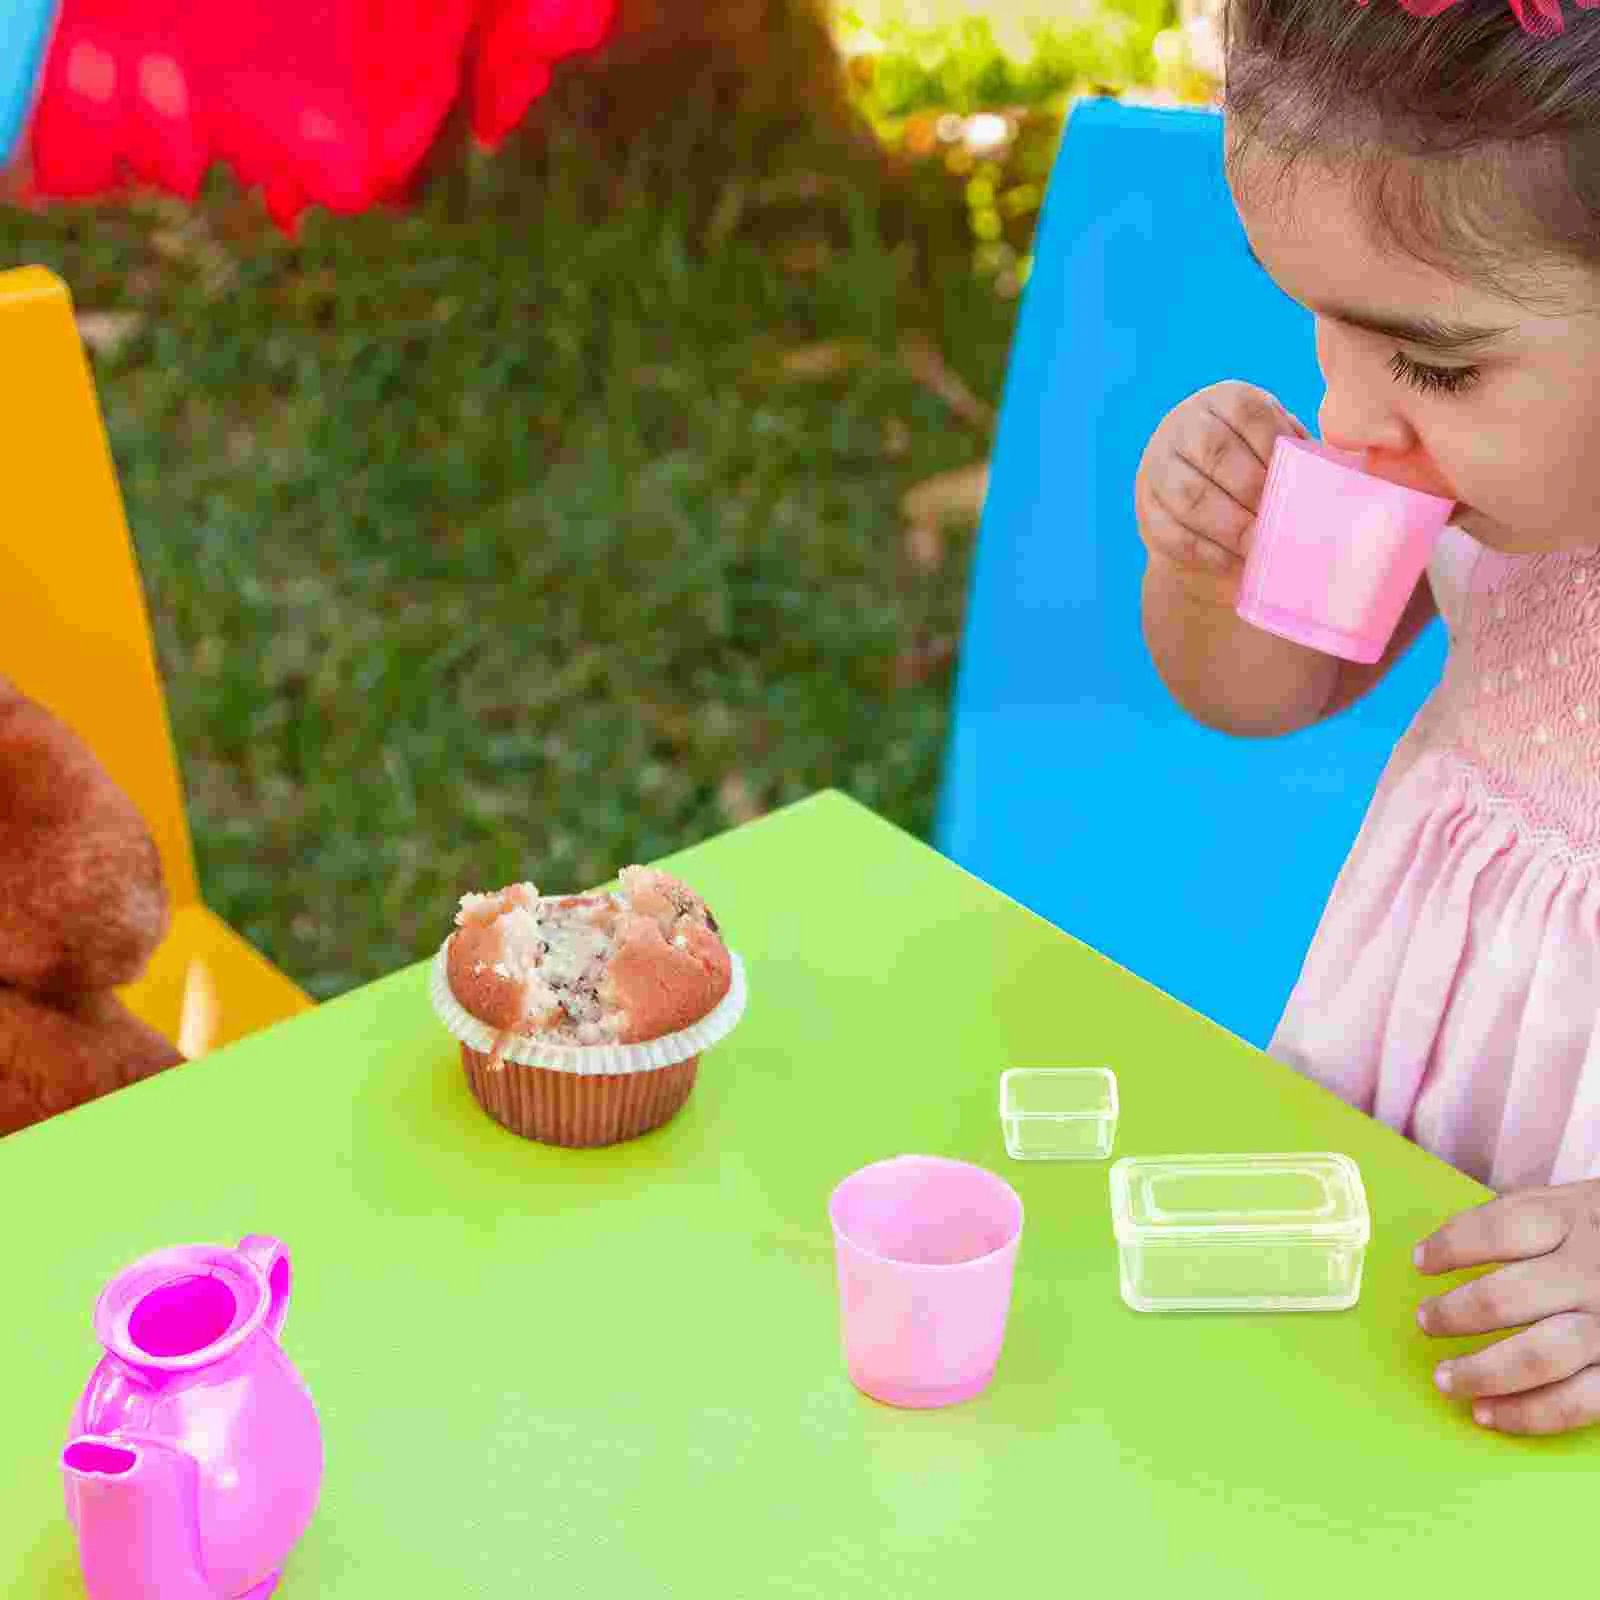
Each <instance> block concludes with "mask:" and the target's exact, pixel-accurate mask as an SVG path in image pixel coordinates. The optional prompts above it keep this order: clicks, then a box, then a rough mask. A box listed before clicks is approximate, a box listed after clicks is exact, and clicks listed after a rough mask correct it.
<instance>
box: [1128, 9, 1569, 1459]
mask: <svg viewBox="0 0 1600 1600" xmlns="http://www.w3.org/2000/svg"><path fill="white" fill-rule="evenodd" d="M1407 3H1408V4H1412V5H1415V6H1416V7H1417V9H1418V10H1432V11H1435V12H1438V13H1439V14H1438V15H1434V16H1431V17H1422V16H1416V15H1411V14H1409V12H1408V11H1407V10H1405V9H1402V8H1401V6H1400V5H1399V4H1398V3H1397V0H1370V4H1361V3H1358V0H1229V4H1228V10H1227V13H1226V17H1225V48H1226V56H1227V90H1226V153H1227V172H1228V180H1229V183H1230V186H1231V188H1232V191H1233V195H1234V200H1235V203H1236V205H1237V207H1238V210H1239V214H1240V217H1241V219H1242V221H1243V223H1244V226H1245V230H1246V232H1247V233H1248V235H1249V238H1250V242H1251V247H1252V250H1253V253H1254V254H1255V256H1256V257H1257V259H1258V260H1259V261H1260V262H1261V264H1262V265H1263V267H1264V268H1265V269H1266V271H1267V272H1268V273H1270V274H1271V276H1272V277H1273V278H1274V279H1275V280H1276V282H1277V283H1278V284H1279V285H1280V286H1281V287H1282V288H1283V289H1284V290H1285V291H1286V292H1287V293H1288V294H1289V295H1291V296H1292V297H1293V298H1294V299H1296V300H1298V301H1299V302H1300V303H1302V304H1303V305H1305V306H1307V307H1308V308H1310V309H1311V310H1312V311H1313V312H1314V313H1315V314H1316V319H1317V321H1316V327H1317V355H1318V360H1319V362H1320V364H1321V367H1322V372H1323V376H1324V378H1325V380H1326V383H1327V393H1326V398H1325V399H1324V401H1323V404H1322V408H1321V413H1320V416H1319V419H1318V421H1319V423H1320V433H1321V435H1322V437H1323V438H1324V439H1325V440H1326V441H1327V442H1328V443H1330V444H1333V445H1336V446H1340V447H1342V448H1344V449H1347V450H1355V451H1362V452H1364V453H1365V457H1366V465H1367V467H1368V469H1369V470H1371V471H1373V472H1375V473H1377V474H1378V475H1380V476H1382V477H1387V478H1391V479H1393V480H1395V481H1397V482H1401V483H1405V484H1408V485H1410V486H1412V487H1414V488H1418V489H1424V490H1427V491H1430V492H1431V493H1434V494H1440V495H1445V496H1448V497H1450V498H1452V499H1454V500H1456V501H1457V502H1458V506H1457V511H1456V514H1455V517H1454V519H1453V523H1452V526H1451V527H1450V528H1449V529H1448V530H1447V531H1446V533H1445V536H1444V538H1443V540H1442V542H1441V543H1440V545H1439V548H1438V551H1437V554H1436V556H1435V559H1434V561H1433V564H1432V566H1431V568H1430V571H1429V573H1428V575H1427V577H1426V578H1425V579H1424V580H1423V582H1422V583H1421V584H1419V586H1418V588H1417V591H1416V594H1415V595H1414V596H1413V598H1412V601H1411V604H1410V607H1409V609H1408V610H1407V612H1406V615H1405V618H1404V621H1403V622H1402V624H1401V627H1400V630H1399V633H1398V634H1397V636H1396V638H1395V641H1394V643H1393V645H1392V646H1391V648H1390V650H1389V652H1388V654H1387V655H1386V656H1385V658H1384V659H1383V660H1382V661H1381V662H1379V663H1377V664H1376V665H1375V666H1370V667H1368V666H1355V665H1352V664H1350V663H1347V662H1341V661H1338V660H1335V659H1334V658H1332V657H1328V656H1323V655H1319V654H1317V653H1315V652H1313V651H1310V650H1307V649H1305V648H1303V647H1301V646H1298V645H1294V644H1291V643H1288V642H1286V641H1284V640H1282V639H1277V638H1274V637H1272V636H1270V635H1268V634H1265V633H1261V632H1258V631H1256V630H1255V629H1253V628H1251V627H1249V626H1248V625H1247V624H1245V623H1243V622H1241V621H1240V620H1239V619H1238V618H1237V617H1236V616H1235V615H1234V612H1233V604H1234V601H1235V599H1236V597H1237V594H1238V588H1239V581H1240V574H1241V570H1242V565H1243V556H1244V554H1245V552H1246V551H1247V550H1248V549H1249V544H1250V534H1251V529H1252V515H1253V512H1254V510H1255V508H1256V504H1257V501H1258V499H1259V496H1260V493H1261V489H1262V485H1263V482H1264V480H1265V475H1266V464H1267V461H1268V458H1269V456H1270V454H1271V451H1272V445H1273V441H1274V439H1275V438H1276V437H1277V436H1278V435H1280V434H1283V433H1287V432H1296V433H1302V434H1303V433H1305V432H1306V429H1305V428H1304V427H1303V426H1302V425H1301V423H1300V422H1298V421H1297V420H1296V419H1295V418H1293V417H1291V416H1289V415H1288V413H1287V412H1286V411H1285V410H1284V409H1283V408H1282V407H1281V406H1280V405H1279V403H1278V402H1277V401H1276V400H1275V399H1274V398H1273V397H1272V396H1271V395H1268V394H1265V393H1263V392H1262V391H1260V390H1258V389H1254V388H1252V387H1250V386H1248V385H1245V384H1240V383H1223V384H1218V385H1216V386H1214V387H1212V388H1209V389H1205V390H1202V391H1201V392H1200V393H1199V394H1196V395H1193V396H1191V397H1190V398H1189V399H1188V400H1185V401H1184V402H1183V403H1182V404H1181V405H1179V406H1178V407H1177V408H1176V409H1175V410H1173V411H1172V412H1171V413H1170V414H1169V415H1168V416H1167V417H1166V418H1165V419H1164V420H1163V422H1162V424H1161V426H1160V427H1159V429H1158V430H1157V431H1156V433H1155V435H1154V437H1153V438H1152V439H1151V441H1150V444H1149V446H1148V448H1147V450H1146V452H1145V456H1144V459H1143V461H1142V463H1141V465H1140V469H1139V475H1138V481H1137V486H1136V490H1135V502H1136V507H1137V512H1138V518H1139V526H1140V531H1141V534H1142V537H1143V539H1144V541H1145V544H1146V545H1147V547H1148V550H1149V566H1148V569H1147V572H1146V578H1145V588H1144V626H1145V635H1146V638H1147V640H1148V643H1149V647H1150V650H1151V653H1152V655H1153V657H1154V659H1155V662H1156V664H1157V667H1158V669H1159V671H1160V673H1161V675H1162V677H1163V679H1164V681H1165V682H1166V684H1167V685H1168V687H1169V689H1170V690H1171V692H1172V694H1173V695H1174V696H1175V697H1176V698H1177V699H1178V700H1179V701H1180V702H1181V703H1182V704H1183V705H1184V706H1185V707H1186V708H1187V709H1188V710H1189V711H1190V712H1191V713H1192V714H1193V715H1194V716H1196V717H1198V718H1199V719H1200V720H1202V721H1204V722H1206V723H1208V724H1210V725H1212V726H1215V727H1218V728H1222V729H1225V730H1228V731H1231V732H1234V733H1239V734H1244V735H1256V736H1260V735H1272V734H1280V733H1287V732H1290V731H1292V730H1294V729H1297V728H1302V727H1305V726H1307V725H1308V724H1310V723H1313V722H1316V721H1319V720H1320V719H1322V718H1324V717H1330V716H1334V715H1336V714H1337V713H1338V712H1340V711H1341V710H1343V709H1344V708H1345V707H1347V706H1349V705H1350V704H1351V702H1352V701H1354V700H1355V699H1357V698H1358V697H1359V696H1360V695H1362V694H1364V693H1365V692H1366V691H1367V690H1368V689H1370V688H1371V687H1372V686H1373V685H1374V684H1375V683H1376V682H1377V681H1378V680H1379V679H1380V678H1381V677H1382V676H1383V675H1384V673H1386V672H1387V671H1388V670H1389V668H1390V667H1391V666H1392V665H1393V664H1394V662H1395V660H1396V659H1397V658H1398V657H1399V655H1401V654H1402V653H1403V652H1404V651H1405V650H1406V649H1407V648H1408V647H1409V646H1410V644H1411V643H1412V642H1413V641H1414V640H1415V639H1416V637H1417V635H1418V633H1419V632H1420V631H1421V629H1422V628H1423V627H1424V625H1425V624H1426V623H1427V622H1428V621H1429V619H1430V618H1432V617H1433V616H1434V615H1435V614H1436V612H1437V613H1439V614H1442V616H1443V618H1444V621H1445V624H1446V626H1447V628H1448V630H1449V634H1450V652H1449V659H1448V664H1447V666H1446V669H1445V673H1444V677H1443V680H1442V682H1441V683H1440V685H1439V687H1438V688H1437V690H1436V691H1435V693H1434V694H1433V696H1432V697H1431V698H1430V699H1429V701H1428V702H1427V704H1426V705H1425V706H1424V707H1423V708H1422V711H1421V713H1420V714H1419V715H1418V717H1417V719H1416V721H1415V723H1414V724H1413V726H1412V727H1411V729H1410V731H1409V732H1408V733H1407V735H1406V737H1405V738H1404V739H1403V740H1402V742H1401V743H1400V745H1399V746H1398V748H1397V749H1396V751H1395V753H1394V756H1393V759H1392V760H1391V762H1390V764H1389V767H1388V769H1387V771H1386V772H1385V774H1384V777H1383V780H1382V782H1381V784H1380V785H1379V788H1378V792H1377V794H1376V796H1375V798H1374V799H1373V802H1372V806H1371V809H1370V811H1369V813H1368V816H1367V819H1366V822H1365V824H1364V825H1363V828H1362V830H1361V833H1360V836H1359V837H1358V839H1357V841H1356V843H1355V846H1354V848H1353V850H1352V852H1351V855H1350V858H1349V860H1348V862H1347V863H1346V865H1345V867H1344V870H1343V872H1342V873H1341V874H1340V877H1339V879H1338V882H1337V884H1336V886H1335V888H1334V891H1333V895H1332V898H1331V899H1330V901H1329V904H1328V906H1327V909H1326V911H1325V912H1324V914H1323V918H1322V922H1321V925H1320V927H1319V929H1318V931H1317V935H1316V938H1315V939H1314V941H1313V943H1312V947H1311V949H1310V951H1309V953H1308V955H1307V957H1306V960H1305V965H1304V969H1303V971H1302V973H1301V977H1300V980H1299V982H1298V984H1297V985H1296V987H1295V990H1294V992H1293V994H1292V996H1291V997H1290V1000H1289V1003H1288V1008H1287V1011H1286V1013H1285V1015H1284V1017H1283V1019H1282V1021H1281V1023H1280V1024H1279V1027H1278V1030H1277V1033H1276V1036H1275V1038H1274V1040H1273V1042H1272V1045H1271V1052H1272V1054H1273V1055H1275V1056H1276V1057H1278V1058H1279V1059H1280V1060H1282V1061H1284V1062H1287V1063H1288V1064H1290V1065H1292V1066H1294V1067H1296V1068H1297V1069H1298V1070H1300V1071H1302V1072H1304V1073H1306V1074H1308V1075H1309V1076H1311V1077H1313V1078H1315V1079H1317V1080H1319V1081H1320V1082H1322V1083H1323V1084H1325V1085H1326V1086H1327V1087H1328V1088H1329V1089H1331V1090H1333V1091H1334V1092H1335V1093H1337V1094H1339V1095H1340V1096H1341V1097H1343V1098H1344V1099H1346V1100H1347V1101H1349V1102H1350V1103H1352V1104H1353V1105H1356V1106H1357V1107H1359V1108H1360V1109H1362V1110H1364V1111H1366V1112H1368V1113H1369V1114H1371V1115H1374V1116H1377V1117H1379V1118H1381V1119H1382V1120H1383V1121H1384V1122H1386V1123H1387V1124H1388V1125H1389V1126H1390V1127H1392V1128H1395V1129H1396V1130H1398V1131H1400V1132H1402V1133H1404V1134H1405V1135H1406V1136H1408V1137H1409V1138H1412V1139H1414V1140H1415V1141H1416V1142H1417V1143H1418V1144H1420V1145H1422V1146H1423V1147H1425V1148H1426V1149H1428V1150H1430V1151H1432V1152H1433V1153H1434V1154H1435V1155H1437V1156H1440V1157H1442V1158H1443V1159H1444V1160H1446V1161H1449V1162H1451V1163H1453V1164H1454V1165H1455V1166H1457V1167H1459V1168H1461V1169H1462V1170H1463V1171H1466V1172H1468V1173H1470V1174H1472V1176H1474V1177H1476V1178H1478V1179H1479V1180H1481V1181H1482V1182H1484V1183H1485V1184H1487V1185H1488V1186H1489V1187H1491V1188H1493V1189H1495V1190H1496V1191H1499V1192H1501V1193H1502V1194H1503V1195H1505V1197H1504V1198H1501V1199H1498V1200H1495V1201H1493V1202H1491V1203H1490V1204H1488V1205H1486V1206H1482V1207H1479V1208H1477V1209H1476V1210H1474V1211H1470V1212H1467V1213H1464V1214H1463V1215H1462V1216H1460V1217H1457V1218H1455V1219H1454V1220H1453V1221H1451V1222H1449V1223H1447V1224H1446V1225H1445V1227H1444V1228H1442V1229H1440V1230H1439V1231H1438V1232H1437V1233H1436V1234H1434V1235H1433V1236H1432V1237H1431V1238H1429V1239H1428V1240H1426V1241H1424V1242H1423V1244H1422V1245H1421V1246H1419V1247H1418V1251H1417V1260H1418V1265H1419V1267H1420V1268H1421V1270H1423V1271H1424V1272H1430V1273H1431V1272H1446V1271H1454V1270H1456V1269H1459V1268H1462V1267H1466V1266H1472V1265H1477V1264H1483V1263H1489V1262H1501V1263H1505V1262H1509V1263H1512V1265H1509V1266H1505V1267H1503V1268H1502V1270H1500V1271H1498V1272H1496V1273H1493V1274H1491V1275H1488V1276H1485V1277H1483V1278H1481V1279H1479V1280H1477V1281H1475V1282H1472V1283H1469V1284H1465V1285H1463V1286H1462V1287H1460V1288H1457V1289H1455V1290H1453V1291H1452V1292H1450V1293H1449V1294H1445V1295H1442V1296H1440V1297H1439V1298H1438V1299H1437V1300H1435V1301H1432V1302H1424V1305H1423V1307H1422V1309H1421V1310H1420V1312H1419V1321H1420V1322H1421V1325H1422V1327H1423V1328H1424V1330H1425V1331H1426V1332H1428V1333H1432V1334H1441V1335H1452V1336H1453V1335H1460V1334H1469V1333H1484V1332H1489V1331H1492V1330H1495V1329H1501V1328H1518V1327H1522V1326H1523V1325H1524V1324H1529V1325H1531V1326H1529V1327H1528V1328H1527V1331H1525V1332H1522V1333H1519V1334H1517V1335H1515V1336H1514V1337H1512V1338H1509V1339H1506V1340H1503V1341H1501V1342H1500V1343H1498V1344H1494V1345H1491V1346H1489V1347H1487V1348H1486V1349H1484V1350H1482V1351H1481V1352H1479V1353H1477V1354H1474V1355H1470V1356H1467V1357H1464V1358H1463V1359H1460V1360H1457V1361H1454V1362H1449V1363H1446V1364H1444V1365H1443V1366H1441V1368H1440V1369H1439V1382H1440V1385H1441V1387H1443V1388H1445V1389H1447V1390H1448V1391H1450V1392H1452V1393H1454V1394H1457V1395H1461V1396H1464V1397H1472V1398H1474V1399H1475V1400H1476V1402H1477V1404H1476V1406H1475V1414H1476V1415H1477V1416H1478V1419H1479V1421H1480V1422H1483V1423H1485V1424H1488V1425H1493V1426H1498V1427H1502V1428H1506V1429H1508V1430H1514V1431H1522V1432H1555V1431H1559V1430H1561V1429H1564V1428H1570V1427H1575V1426H1579V1425H1581V1424H1584V1423H1587V1422H1589V1421H1591V1420H1594V1419H1596V1418H1600V1365H1596V1364H1595V1363H1600V179H1597V174H1600V15H1596V14H1591V13H1590V11H1589V10H1588V9H1587V8H1592V7H1595V6H1596V5H1600V0H1582V3H1583V5H1584V6H1585V8H1586V9H1584V10H1577V11H1569V14H1568V15H1567V17H1566V18H1565V19H1564V25H1563V19H1562V17H1561V10H1560V8H1561V0H1509V3H1508V0H1455V3H1452V0H1407ZM1291 825H1292V824H1291ZM1506 1191H1519V1192H1518V1193H1515V1194H1506Z"/></svg>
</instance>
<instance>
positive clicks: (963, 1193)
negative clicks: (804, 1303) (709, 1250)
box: [828, 1156, 1022, 1409]
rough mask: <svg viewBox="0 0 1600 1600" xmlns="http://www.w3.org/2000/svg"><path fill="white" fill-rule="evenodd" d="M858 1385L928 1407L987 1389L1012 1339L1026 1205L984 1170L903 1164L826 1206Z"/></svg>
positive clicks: (855, 1179)
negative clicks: (1009, 1322)
mask: <svg viewBox="0 0 1600 1600" xmlns="http://www.w3.org/2000/svg"><path fill="white" fill-rule="evenodd" d="M828 1215H829V1217H830V1219H831V1220H832V1223H833V1238H834V1249H835V1259H836V1261H837V1265H838V1276H839V1319H840V1330H841V1336H842V1341H843V1345H844V1359H845V1368H846V1370H847V1371H848V1372H849V1374H850V1381H851V1382H852V1383H853V1384H854V1385H855V1386H856V1387H857V1388H858V1389H860V1390H861V1391H862V1393H863V1394H867V1395H870V1396H871V1397H872V1398H873V1399H874V1400H881V1401H883V1402H884V1403H885V1404H886V1405H891V1406H906V1407H911V1408H915V1409H927V1408H931V1407H934V1406H950V1405H955V1404H957V1403H958V1402H959V1401H962V1400H970V1399H971V1398H972V1397H973V1396H974V1395H976V1394H981V1393H982V1392H983V1390H985V1389H986V1388H988V1386H989V1381H990V1379H991V1378H993V1377H994V1369H995V1365H996V1363H997V1362H998V1361H999V1359H1000V1346H1001V1344H1002V1343H1003V1342H1004V1340H1005V1332H1006V1316H1007V1313H1008V1312H1009V1311H1010V1309H1011V1282H1012V1277H1013V1274H1014V1272H1015V1269H1016V1262H1017V1248H1018V1246H1019V1244H1020V1243H1021V1240H1022V1201H1021V1200H1020V1199H1018V1197H1017V1193H1016V1191H1015V1190H1014V1189H1013V1188H1012V1187H1011V1185H1010V1184H1008V1183H1006V1182H1005V1181H1004V1180H1003V1179H1001V1178H997V1177H996V1176H995V1175H994V1174H993V1173H992V1172H985V1171H984V1169H983V1168H982V1167H974V1166H969V1165H968V1164H967V1163H966V1162H964V1161H947V1160H945V1159H943V1158H941V1157H938V1156H897V1157H895V1158H894V1159H893V1160H891V1161H878V1162H875V1163H874V1164H873V1165H872V1166H870V1167H863V1168H862V1169H861V1170H860V1171H859V1172H856V1173H853V1174H852V1175H851V1176H850V1177H848V1178H846V1179H845V1180H844V1182H843V1183H841V1184H840V1185H839V1186H838V1188H836V1189H835V1190H834V1191H833V1195H832V1198H831V1199H830V1200H829V1202H828Z"/></svg>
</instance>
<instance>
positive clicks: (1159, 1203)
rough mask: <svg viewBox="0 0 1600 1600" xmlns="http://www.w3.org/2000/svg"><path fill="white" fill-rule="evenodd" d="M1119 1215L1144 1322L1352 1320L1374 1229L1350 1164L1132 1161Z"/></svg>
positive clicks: (1257, 1158) (1238, 1158) (1116, 1198)
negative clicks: (1318, 1315)
mask: <svg viewBox="0 0 1600 1600" xmlns="http://www.w3.org/2000/svg"><path fill="white" fill-rule="evenodd" d="M1111 1215H1112V1221H1113V1223H1114V1225H1115V1228H1116V1237H1117V1251H1118V1255H1119V1257H1120V1259H1121V1271H1122V1298H1123V1299H1124V1300H1125V1301H1126V1302H1127V1303H1128V1304H1129V1305H1130V1306H1132V1307H1133V1309H1134V1310H1135V1311H1343V1310H1346V1309H1347V1308H1348V1307H1350V1306H1353V1305H1354V1304H1355V1303H1356V1301H1357V1300H1358V1299H1359V1298H1360V1297H1361V1268H1362V1264H1363V1262H1364V1261H1365V1259H1366V1253H1367V1241H1368V1240H1369V1239H1370V1238H1371V1236H1372V1222H1371V1217H1370V1215H1369V1213H1368V1210H1367V1196H1366V1191H1365V1189H1363V1187H1362V1184H1361V1173H1360V1171H1359V1169H1358V1168H1357V1167H1356V1164H1355V1162H1353V1161H1352V1160H1351V1159H1350V1158H1349V1157H1348V1156H1342V1155H1333V1154H1310V1155H1308V1154H1289V1155H1195V1156H1138V1157H1125V1158H1124V1159H1123V1160H1121V1161H1118V1162H1117V1163H1116V1164H1115V1165H1114V1166H1113V1167H1112V1168H1111Z"/></svg>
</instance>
